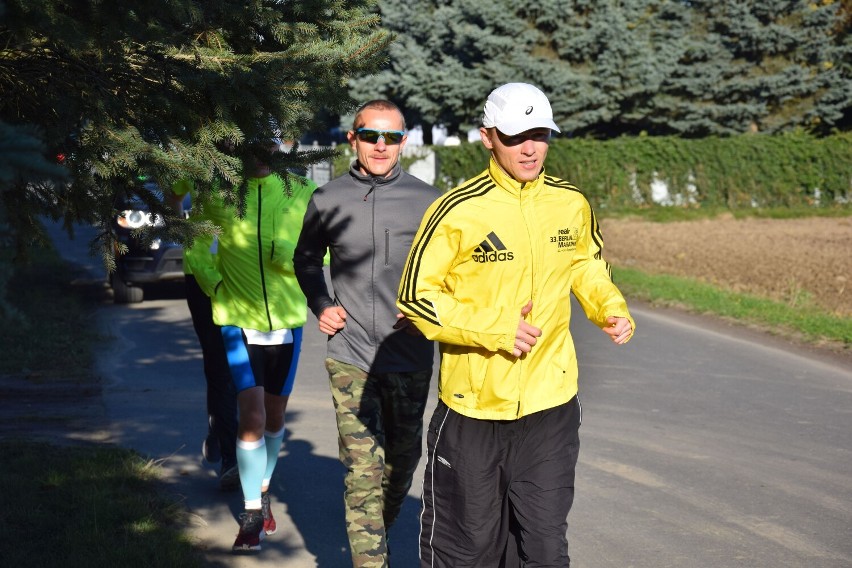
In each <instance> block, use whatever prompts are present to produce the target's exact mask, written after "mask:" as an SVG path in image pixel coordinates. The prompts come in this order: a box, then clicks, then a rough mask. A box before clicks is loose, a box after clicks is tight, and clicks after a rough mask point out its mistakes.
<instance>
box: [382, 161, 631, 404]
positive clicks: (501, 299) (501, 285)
mask: <svg viewBox="0 0 852 568" xmlns="http://www.w3.org/2000/svg"><path fill="white" fill-rule="evenodd" d="M602 245H603V242H602V240H601V234H600V229H599V227H598V223H597V220H596V219H595V216H594V214H593V213H592V210H591V208H590V206H589V203H588V201H587V200H586V198H585V197H583V195H582V194H581V193H580V192H579V190H578V189H577V188H576V187H574V186H572V185H571V184H569V183H567V182H566V181H563V180H561V179H558V178H554V177H551V176H547V175H545V173H544V172H542V173H541V174H540V175H539V176H538V178H536V179H535V180H534V181H532V182H528V183H526V184H521V183H519V182H517V181H515V180H514V179H512V178H510V177H509V176H507V175H506V174H505V173H504V172H503V171H502V170H501V169H500V168H499V166H498V165H497V164H496V162H494V160H493V159H492V160H491V163H490V165H489V168H488V170H486V171H485V172H483V173H482V174H480V175H479V176H477V177H475V178H473V179H471V180H468V181H467V182H465V183H464V184H462V185H460V186H459V187H457V188H455V189H454V190H452V191H450V192H448V193H446V194H445V195H443V196H442V197H440V198H439V199H438V200H437V201H435V202H434V203H433V204H432V205H431V207H430V208H429V209H428V210H427V211H426V214H425V216H424V217H423V220H422V222H421V225H420V229H419V230H418V233H417V236H416V237H415V238H414V243H413V244H412V248H411V251H410V253H409V257H408V261H407V262H406V267H405V272H404V273H403V276H402V280H401V282H400V289H399V299H398V302H397V305H398V306H399V308H400V310H401V311H402V312H403V313H404V314H405V315H406V316H408V318H409V319H411V320H412V322H413V323H414V324H415V325H416V326H417V328H418V329H420V331H422V332H423V334H424V335H425V336H426V337H428V338H429V339H434V340H437V341H439V342H440V349H441V376H440V386H439V396H440V398H441V400H443V401H444V403H446V404H447V406H449V407H450V408H452V409H453V410H455V411H456V412H459V413H460V414H463V415H465V416H469V417H472V418H480V419H491V420H513V419H517V418H520V417H522V416H526V415H529V414H532V413H534V412H539V411H541V410H545V409H548V408H553V407H555V406H558V405H560V404H564V403H566V402H568V401H569V400H571V398H572V397H573V396H574V395H576V394H577V357H576V353H575V351H574V343H573V340H572V338H571V332H570V330H569V329H568V323H569V321H570V318H571V303H570V293H571V292H573V293H574V295H575V296H576V298H577V299H578V300H579V302H580V305H581V306H582V307H583V310H584V311H585V313H586V316H587V317H588V318H589V319H590V320H591V321H592V322H594V323H595V324H597V325H598V326H600V327H604V326H605V325H606V318H607V317H608V316H620V317H626V318H629V320H630V323H631V325H632V326H633V329H634V330H635V329H636V326H635V322H634V321H633V318H632V317H631V316H630V314H629V312H628V310H627V303H626V302H625V300H624V298H623V296H622V295H621V292H619V290H618V288H616V286H615V285H614V284H613V283H612V279H611V273H610V267H609V265H608V264H607V263H606V262H605V261H604V260H603V258H602V257H601V249H602ZM529 300H532V303H533V307H532V312H531V313H530V314H529V315H528V316H527V317H526V321H527V322H528V323H530V324H531V325H534V326H536V327H539V328H541V330H542V336H541V337H540V338H539V339H538V342H537V343H536V345H535V346H534V347H533V348H532V351H531V352H530V353H527V354H525V355H523V356H522V357H520V358H515V357H514V356H512V349H513V347H514V343H515V332H516V330H517V327H518V320H519V318H520V313H521V308H523V307H524V305H526V303H527V302H528V301H529Z"/></svg>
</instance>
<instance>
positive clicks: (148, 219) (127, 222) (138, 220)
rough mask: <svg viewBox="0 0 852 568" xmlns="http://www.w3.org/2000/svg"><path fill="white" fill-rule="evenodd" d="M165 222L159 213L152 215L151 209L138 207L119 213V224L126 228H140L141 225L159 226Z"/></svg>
mask: <svg viewBox="0 0 852 568" xmlns="http://www.w3.org/2000/svg"><path fill="white" fill-rule="evenodd" d="M162 224H163V220H162V218H161V217H160V216H159V215H151V212H150V211H140V210H138V209H127V210H125V211H122V212H121V213H119V214H118V226H119V227H124V228H125V229H138V228H140V227H145V226H148V227H157V226H160V225H162Z"/></svg>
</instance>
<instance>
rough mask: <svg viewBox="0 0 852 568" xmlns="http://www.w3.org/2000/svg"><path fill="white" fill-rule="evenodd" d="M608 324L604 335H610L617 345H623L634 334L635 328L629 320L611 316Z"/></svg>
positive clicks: (607, 319) (607, 320) (607, 321)
mask: <svg viewBox="0 0 852 568" xmlns="http://www.w3.org/2000/svg"><path fill="white" fill-rule="evenodd" d="M606 324H607V325H606V327H605V328H603V330H604V333H606V334H607V335H609V337H610V339H612V341H613V342H614V343H615V344H616V345H621V344H622V343H624V342H625V341H627V340H628V339H630V335H631V334H632V333H633V326H632V325H630V320H629V319H627V318H619V317H615V316H609V317H608V318H606Z"/></svg>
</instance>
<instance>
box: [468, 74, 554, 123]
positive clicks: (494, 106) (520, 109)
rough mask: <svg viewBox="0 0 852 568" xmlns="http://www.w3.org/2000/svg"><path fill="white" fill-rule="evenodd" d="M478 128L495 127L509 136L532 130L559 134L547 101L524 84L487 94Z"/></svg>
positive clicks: (513, 85)
mask: <svg viewBox="0 0 852 568" xmlns="http://www.w3.org/2000/svg"><path fill="white" fill-rule="evenodd" d="M482 126H484V127H485V128H492V127H496V128H497V130H499V131H500V132H502V133H503V134H507V135H509V136H514V135H515V134H520V133H521V132H525V131H527V130H531V129H533V128H549V129H551V130H555V131H556V132H561V131H560V130H559V127H558V126H556V123H555V122H553V109H551V108H550V101H548V100H547V97H546V96H545V94H544V93H542V92H541V91H540V90H539V89H538V88H537V87H534V86H533V85H530V84H527V83H506V84H505V85H502V86H500V87H497V88H496V89H494V90H493V91H491V94H490V95H488V100H487V101H485V112H484V114H483V115H482Z"/></svg>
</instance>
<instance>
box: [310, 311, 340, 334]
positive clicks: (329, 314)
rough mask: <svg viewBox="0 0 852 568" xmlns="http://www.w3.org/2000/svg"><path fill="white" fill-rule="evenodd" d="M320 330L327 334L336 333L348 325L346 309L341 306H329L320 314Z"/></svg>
mask: <svg viewBox="0 0 852 568" xmlns="http://www.w3.org/2000/svg"><path fill="white" fill-rule="evenodd" d="M317 322H318V323H319V330H320V331H321V332H323V333H324V334H326V335H334V334H335V333H337V332H338V331H340V330H341V329H343V328H344V327H345V326H346V310H344V309H343V308H341V307H340V306H329V307H327V308H325V309H324V310H323V311H322V313H321V314H320V317H319V319H318V320H317Z"/></svg>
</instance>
